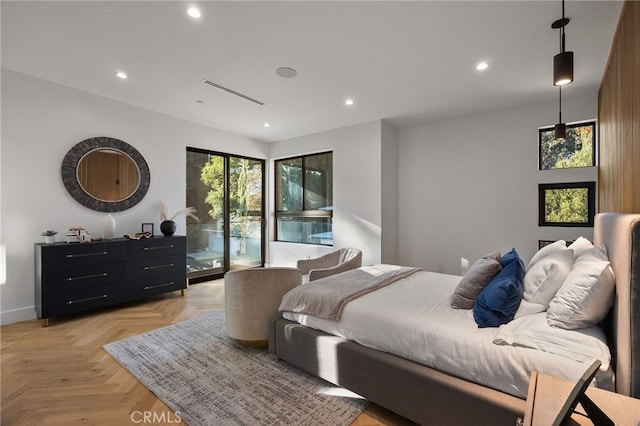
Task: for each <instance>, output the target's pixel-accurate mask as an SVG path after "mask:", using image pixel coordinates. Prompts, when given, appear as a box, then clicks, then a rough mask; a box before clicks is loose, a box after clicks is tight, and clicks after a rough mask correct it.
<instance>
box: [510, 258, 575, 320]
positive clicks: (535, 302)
mask: <svg viewBox="0 0 640 426" xmlns="http://www.w3.org/2000/svg"><path fill="white" fill-rule="evenodd" d="M572 266H573V250H569V249H566V248H565V249H564V250H562V249H560V250H555V251H552V252H550V253H549V254H548V255H546V256H544V257H543V258H541V259H540V260H538V261H536V262H535V263H534V264H533V265H532V266H531V268H530V269H529V270H528V271H527V273H526V274H525V276H524V293H523V294H522V302H520V306H519V307H518V311H517V312H516V315H515V318H519V317H521V316H523V315H530V314H535V313H538V312H544V311H546V310H547V308H548V307H549V302H551V300H552V299H553V297H554V296H555V295H556V293H557V292H558V290H559V289H560V287H562V283H564V280H565V279H566V278H567V276H568V275H569V273H570V272H571V267H572Z"/></svg>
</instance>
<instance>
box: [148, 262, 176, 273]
mask: <svg viewBox="0 0 640 426" xmlns="http://www.w3.org/2000/svg"><path fill="white" fill-rule="evenodd" d="M160 268H173V263H167V264H166V265H156V266H145V267H144V268H143V269H144V270H145V271H149V270H151V269H160Z"/></svg>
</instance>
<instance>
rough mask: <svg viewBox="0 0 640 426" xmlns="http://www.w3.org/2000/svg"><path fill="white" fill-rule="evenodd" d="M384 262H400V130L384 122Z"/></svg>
mask: <svg viewBox="0 0 640 426" xmlns="http://www.w3.org/2000/svg"><path fill="white" fill-rule="evenodd" d="M381 167H382V194H381V196H382V200H381V201H382V263H391V264H395V263H398V130H397V129H396V128H394V127H392V126H390V125H389V124H388V123H385V122H384V121H383V122H382V164H381Z"/></svg>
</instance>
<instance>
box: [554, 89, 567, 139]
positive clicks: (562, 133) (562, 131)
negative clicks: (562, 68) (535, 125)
mask: <svg viewBox="0 0 640 426" xmlns="http://www.w3.org/2000/svg"><path fill="white" fill-rule="evenodd" d="M558 91H559V94H560V95H559V96H558V124H556V125H555V126H554V127H553V133H554V139H555V140H557V141H563V140H564V139H565V137H566V135H567V125H566V124H565V123H563V122H562V86H558Z"/></svg>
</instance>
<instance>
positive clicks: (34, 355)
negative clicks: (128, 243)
mask: <svg viewBox="0 0 640 426" xmlns="http://www.w3.org/2000/svg"><path fill="white" fill-rule="evenodd" d="M223 308H224V283H223V280H216V281H210V282H205V283H201V284H195V285H192V286H190V287H189V289H188V290H187V291H186V292H185V296H184V297H180V293H179V292H173V293H169V294H166V295H162V296H158V297H155V298H152V299H149V300H146V301H143V302H140V303H136V304H127V305H124V306H122V307H118V308H112V309H104V310H100V311H94V312H91V313H89V314H86V315H79V316H72V317H63V318H53V319H51V320H50V326H49V327H46V328H45V327H42V322H41V321H38V320H32V321H25V322H21V323H17V324H10V325H6V326H3V327H1V328H0V342H1V346H0V351H1V352H0V354H1V357H0V359H1V365H0V376H1V381H0V383H1V384H0V398H1V411H0V422H1V424H2V425H65V426H71V425H100V426H102V425H117V426H120V425H136V424H138V425H151V424H171V425H177V424H182V423H181V422H179V419H178V418H177V417H176V416H175V415H174V414H173V413H172V411H171V410H170V409H169V408H168V407H167V406H166V405H165V404H164V403H162V402H161V401H160V400H158V398H156V397H155V395H153V394H152V393H151V392H150V391H149V390H147V389H146V388H145V387H144V386H143V385H141V384H140V383H139V382H138V381H137V380H136V379H135V378H134V377H133V376H131V375H130V374H129V372H127V370H125V369H124V368H122V367H121V366H120V364H118V362H117V361H115V360H114V359H113V358H111V356H110V355H109V354H107V352H105V351H104V350H103V349H102V345H104V344H106V343H109V342H113V341H116V340H120V339H123V338H126V337H130V336H135V335H137V334H141V333H144V332H147V331H150V330H154V329H156V328H160V327H164V326H167V325H170V324H175V323H178V322H181V321H184V320H187V319H191V318H196V317H198V316H201V315H204V314H206V313H209V312H212V311H215V310H220V309H223ZM411 424H412V423H411V422H409V421H407V420H405V419H403V418H402V417H399V416H397V415H395V414H393V413H391V412H389V411H386V410H384V409H383V408H381V407H378V406H375V405H372V406H370V407H369V408H367V410H365V412H363V413H362V414H361V415H360V416H359V417H358V418H357V419H356V420H355V421H354V422H353V424H352V425H353V426H378V425H389V426H396V425H411Z"/></svg>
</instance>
